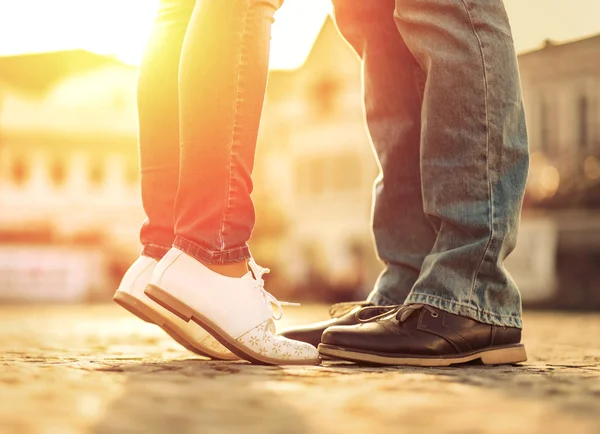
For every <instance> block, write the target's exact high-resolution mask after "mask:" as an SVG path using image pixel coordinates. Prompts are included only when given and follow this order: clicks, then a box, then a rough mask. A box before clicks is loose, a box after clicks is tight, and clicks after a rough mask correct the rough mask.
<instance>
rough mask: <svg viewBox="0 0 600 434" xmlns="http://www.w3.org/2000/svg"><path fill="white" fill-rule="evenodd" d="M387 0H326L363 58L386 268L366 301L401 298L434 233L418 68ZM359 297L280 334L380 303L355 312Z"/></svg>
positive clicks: (347, 320)
mask: <svg viewBox="0 0 600 434" xmlns="http://www.w3.org/2000/svg"><path fill="white" fill-rule="evenodd" d="M394 1H395V0H370V1H365V0H334V1H333V4H334V7H335V19H336V23H337V25H338V28H339V30H340V33H341V34H342V35H343V36H344V38H345V39H346V40H347V41H348V43H349V44H350V45H351V46H352V48H353V49H354V50H355V51H356V53H357V54H358V56H359V57H360V59H361V61H362V64H363V83H364V89H363V93H364V101H365V111H366V117H367V125H368V129H369V133H370V135H371V140H372V142H373V146H374V148H375V150H376V152H377V156H378V159H379V164H380V167H381V174H380V175H379V177H378V179H377V181H376V183H375V195H374V196H375V200H374V209H373V235H374V238H375V245H376V247H377V252H378V254H379V257H380V258H381V259H382V260H383V261H384V262H385V265H386V268H385V270H384V271H383V273H381V276H380V277H379V279H378V280H377V283H376V286H375V290H374V291H373V292H372V293H371V295H370V297H369V302H370V303H372V304H374V305H395V304H401V303H402V302H404V300H405V298H406V296H407V295H408V293H409V292H410V290H411V288H412V287H413V285H414V283H415V281H416V280H417V277H418V276H419V272H420V270H421V265H422V263H423V260H424V259H425V257H426V256H427V255H428V254H429V252H430V251H431V248H432V247H433V243H434V241H435V231H434V228H433V226H432V225H431V223H430V222H429V220H428V218H427V216H425V214H424V213H423V199H422V195H421V173H420V163H419V161H420V150H419V148H420V135H421V102H422V93H421V89H422V83H423V77H424V75H423V72H422V70H421V69H420V67H419V65H418V63H417V62H416V60H415V59H414V57H413V56H412V54H411V53H410V51H409V50H408V48H407V47H406V44H405V43H404V41H403V39H402V37H401V36H400V34H399V33H398V29H397V28H396V24H395V22H394V6H395V3H394ZM364 305H365V303H360V304H355V303H342V304H341V305H334V306H333V307H332V310H331V315H332V317H333V318H332V319H330V320H328V321H323V322H319V323H316V324H310V325H307V326H302V327H294V328H290V329H287V330H285V331H283V332H282V334H283V335H284V336H287V337H289V338H291V339H298V340H303V341H305V342H309V343H311V344H313V345H318V344H319V343H320V342H321V336H322V334H323V331H324V330H325V329H326V328H327V327H330V326H336V325H352V324H356V323H357V318H356V314H357V313H358V312H359V311H360V314H359V315H361V317H362V318H364V317H365V316H368V315H377V314H379V313H381V312H384V311H385V310H383V309H374V308H373V307H371V306H369V308H368V310H362V311H361V309H362V308H363V307H364Z"/></svg>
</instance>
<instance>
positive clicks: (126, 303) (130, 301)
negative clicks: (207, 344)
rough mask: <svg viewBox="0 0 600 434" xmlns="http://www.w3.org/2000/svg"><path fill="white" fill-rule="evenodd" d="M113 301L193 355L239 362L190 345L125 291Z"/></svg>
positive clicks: (154, 313) (115, 296) (157, 315)
mask: <svg viewBox="0 0 600 434" xmlns="http://www.w3.org/2000/svg"><path fill="white" fill-rule="evenodd" d="M113 300H114V301H115V302H116V303H117V304H118V305H119V306H121V307H123V308H124V309H126V310H127V311H129V312H130V313H132V314H134V315H135V316H137V317H138V318H140V319H142V320H144V321H146V322H147V323H150V324H155V325H157V326H159V327H160V328H161V329H163V330H164V332H165V333H166V334H168V335H169V336H170V337H171V338H173V340H174V341H175V342H177V343H178V344H179V345H181V346H182V347H184V348H185V349H186V350H188V351H191V352H192V353H195V354H198V355H199V356H203V357H208V358H210V359H216V360H237V359H233V358H224V357H223V356H220V355H217V354H214V353H212V352H210V351H207V350H204V349H198V348H196V347H195V346H194V345H192V344H191V343H189V342H188V341H187V340H186V339H185V338H184V337H183V336H182V335H181V334H180V333H178V332H177V330H176V329H175V328H174V327H172V326H171V325H169V323H168V321H166V320H165V319H164V318H163V317H162V316H160V315H159V314H157V313H156V312H154V311H153V310H152V309H150V308H149V307H148V306H146V305H144V303H142V302H140V301H139V300H138V299H137V298H135V297H133V296H132V295H130V294H127V293H126V292H123V291H117V292H116V293H115V295H114V297H113Z"/></svg>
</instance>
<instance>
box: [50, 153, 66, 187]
mask: <svg viewBox="0 0 600 434" xmlns="http://www.w3.org/2000/svg"><path fill="white" fill-rule="evenodd" d="M50 178H51V180H52V184H54V186H55V187H61V186H63V185H64V184H65V181H66V179H67V170H66V167H65V162H64V160H62V159H56V160H54V161H53V162H52V165H51V166H50Z"/></svg>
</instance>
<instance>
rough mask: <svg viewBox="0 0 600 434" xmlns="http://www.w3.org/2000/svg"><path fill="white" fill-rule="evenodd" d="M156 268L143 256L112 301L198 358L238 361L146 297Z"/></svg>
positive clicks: (200, 331)
mask: <svg viewBox="0 0 600 434" xmlns="http://www.w3.org/2000/svg"><path fill="white" fill-rule="evenodd" d="M157 264H158V262H157V261H156V260H154V259H152V258H149V257H147V256H140V257H139V258H138V259H137V260H136V261H135V262H134V263H133V265H131V267H129V269H128V270H127V272H126V273H125V276H124V277H123V279H122V281H121V284H120V285H119V289H117V292H116V293H115V295H114V297H113V300H114V301H115V302H117V303H118V304H119V305H121V306H122V307H124V308H125V309H127V310H128V311H129V312H131V313H133V314H134V315H136V316H138V317H139V318H141V319H143V320H144V321H146V322H149V323H152V324H156V325H158V326H160V327H161V328H162V329H163V330H164V331H165V332H167V334H168V335H169V336H171V337H172V338H173V339H174V340H175V341H177V342H178V343H179V344H181V345H182V346H183V347H185V348H187V349H188V350H190V351H192V352H194V353H196V354H199V355H201V356H205V357H210V358H212V359H219V360H238V359H239V357H237V356H236V355H235V354H233V353H232V352H231V351H229V350H228V349H227V348H225V347H223V346H222V345H221V344H220V343H219V342H217V341H216V340H215V338H213V337H212V336H211V335H210V334H209V333H207V332H206V330H204V329H203V328H202V327H199V326H198V325H197V324H195V323H187V322H185V321H182V320H181V319H179V318H178V317H177V316H175V315H173V314H172V313H171V312H169V311H167V310H166V309H164V308H162V307H160V306H159V305H158V304H156V303H155V302H153V301H152V300H150V299H149V298H148V296H146V294H144V289H145V288H146V285H147V284H148V282H149V281H150V278H151V276H152V273H153V271H154V269H155V268H156V265H157Z"/></svg>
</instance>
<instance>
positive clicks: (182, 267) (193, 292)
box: [145, 248, 320, 365]
mask: <svg viewBox="0 0 600 434" xmlns="http://www.w3.org/2000/svg"><path fill="white" fill-rule="evenodd" d="M249 264H250V268H251V269H252V273H250V272H248V274H246V275H245V276H243V277H241V278H232V277H226V276H223V275H221V274H218V273H216V272H214V271H212V270H210V269H209V268H207V267H205V266H204V265H203V264H202V263H200V262H199V261H197V260H196V259H194V258H192V257H191V256H189V255H187V254H185V253H184V252H182V251H180V250H178V249H176V248H173V249H171V250H170V251H169V252H168V253H167V254H166V255H165V256H164V258H163V259H162V260H161V261H160V262H159V263H158V265H157V267H156V269H155V270H154V273H153V274H152V278H151V280H150V284H148V286H147V288H146V291H145V292H146V295H147V296H149V297H150V298H151V299H152V300H154V301H156V302H157V303H158V304H160V305H161V306H163V307H165V308H166V309H168V310H170V311H171V312H172V313H174V314H176V315H177V316H178V317H180V318H181V319H183V320H185V321H190V320H191V322H195V323H197V324H199V325H200V326H202V327H203V328H204V329H205V330H207V331H208V332H209V333H210V334H212V335H213V336H214V337H215V338H216V339H217V340H218V341H219V342H221V344H223V345H224V346H225V347H227V348H228V349H229V350H231V351H232V352H233V353H235V354H237V355H238V356H240V357H242V358H244V359H246V360H248V361H250V362H254V363H261V364H274V365H291V364H296V365H298V364H303V365H315V364H318V363H319V361H320V360H319V353H318V351H317V349H316V348H315V347H313V346H312V345H310V344H307V343H304V342H299V341H293V340H291V339H287V338H284V337H283V336H278V335H276V334H275V324H274V322H273V319H280V318H281V314H282V311H281V305H282V304H285V303H281V302H279V301H277V300H276V299H275V297H273V296H272V295H271V294H269V293H268V292H267V291H266V290H265V288H264V280H263V278H262V276H263V275H264V274H265V273H268V271H269V270H268V269H266V268H262V267H259V266H258V265H256V263H255V262H254V261H253V260H251V261H250V262H249ZM272 305H274V306H276V307H277V312H276V313H274V310H273V307H272Z"/></svg>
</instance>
